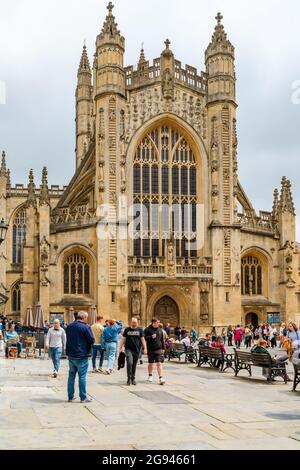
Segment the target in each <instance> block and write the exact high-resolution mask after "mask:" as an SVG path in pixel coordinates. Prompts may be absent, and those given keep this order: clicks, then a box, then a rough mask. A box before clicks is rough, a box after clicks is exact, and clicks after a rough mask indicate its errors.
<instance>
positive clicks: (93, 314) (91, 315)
mask: <svg viewBox="0 0 300 470" xmlns="http://www.w3.org/2000/svg"><path fill="white" fill-rule="evenodd" d="M97 316H98V314H97V308H96V307H95V305H94V306H93V307H91V310H90V313H89V324H90V325H91V326H92V325H94V324H95V323H97Z"/></svg>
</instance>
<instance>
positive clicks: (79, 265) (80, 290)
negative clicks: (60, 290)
mask: <svg viewBox="0 0 300 470" xmlns="http://www.w3.org/2000/svg"><path fill="white" fill-rule="evenodd" d="M63 274H64V294H69V295H89V294H90V282H91V281H90V274H91V273H90V265H89V263H88V260H87V258H86V257H85V256H83V255H81V254H80V253H73V254H72V255H69V256H67V257H66V259H65V262H64V267H63Z"/></svg>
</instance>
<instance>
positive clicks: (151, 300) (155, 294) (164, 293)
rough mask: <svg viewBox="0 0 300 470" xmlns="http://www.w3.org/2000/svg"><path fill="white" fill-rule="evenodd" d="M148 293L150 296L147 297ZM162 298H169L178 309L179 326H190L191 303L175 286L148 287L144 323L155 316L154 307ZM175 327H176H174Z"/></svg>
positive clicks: (191, 320)
mask: <svg viewBox="0 0 300 470" xmlns="http://www.w3.org/2000/svg"><path fill="white" fill-rule="evenodd" d="M149 293H150V295H149ZM164 297H170V298H171V299H172V300H173V301H174V302H175V304H176V305H177V307H178V312H179V314H178V317H179V322H180V323H181V326H188V325H189V324H192V322H193V318H192V313H193V312H192V311H191V309H190V306H191V301H190V299H189V298H188V297H187V295H186V294H185V293H184V291H183V289H181V288H179V287H177V286H172V285H170V286H149V287H148V298H147V304H146V318H145V320H146V323H148V324H149V323H150V322H151V319H152V318H153V317H154V316H155V306H156V305H157V303H158V302H159V301H160V299H162V298H164ZM175 326H176V325H175Z"/></svg>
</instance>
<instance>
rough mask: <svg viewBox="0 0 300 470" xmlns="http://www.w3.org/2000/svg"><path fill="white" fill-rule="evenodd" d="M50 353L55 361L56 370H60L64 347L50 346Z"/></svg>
mask: <svg viewBox="0 0 300 470" xmlns="http://www.w3.org/2000/svg"><path fill="white" fill-rule="evenodd" d="M49 353H50V357H51V359H52V362H53V367H54V372H59V367H60V360H61V356H62V349H61V348H49Z"/></svg>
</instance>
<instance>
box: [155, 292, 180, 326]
mask: <svg viewBox="0 0 300 470" xmlns="http://www.w3.org/2000/svg"><path fill="white" fill-rule="evenodd" d="M154 317H155V318H157V319H158V320H160V321H161V323H162V324H163V325H166V324H167V323H170V325H171V328H175V327H176V326H177V325H179V324H180V318H179V308H178V305H177V303H176V302H175V300H173V299H172V298H171V297H169V296H168V295H165V296H164V297H161V298H160V299H159V300H158V301H157V302H156V304H155V306H154Z"/></svg>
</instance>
